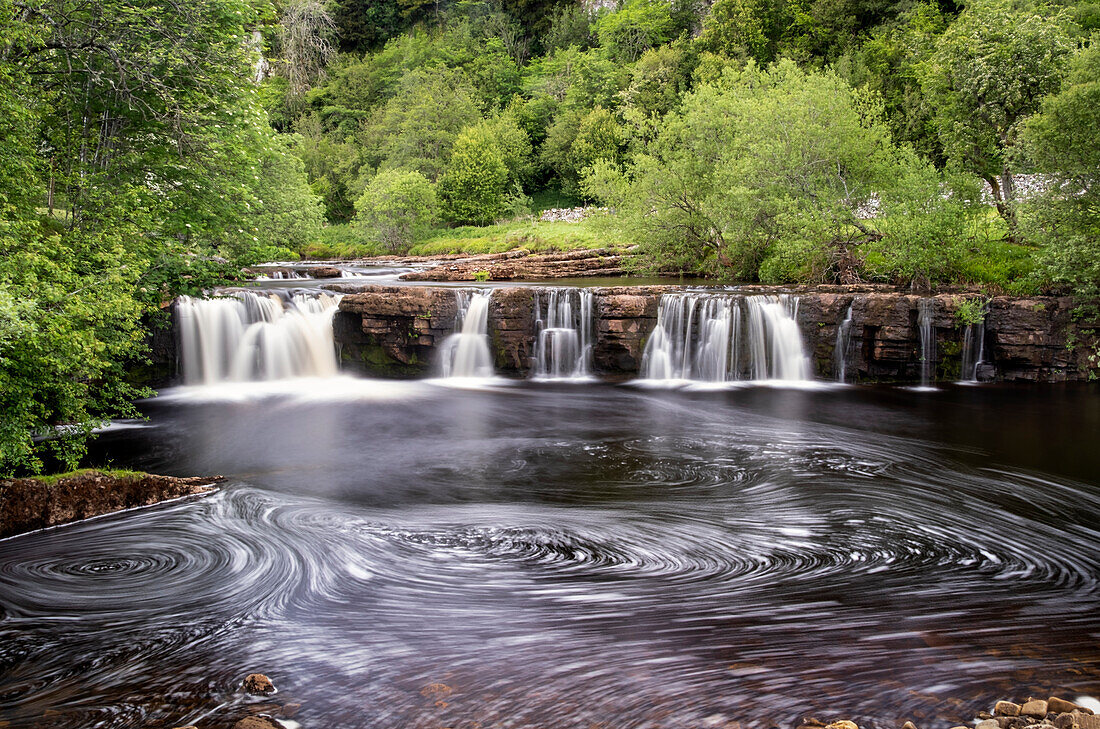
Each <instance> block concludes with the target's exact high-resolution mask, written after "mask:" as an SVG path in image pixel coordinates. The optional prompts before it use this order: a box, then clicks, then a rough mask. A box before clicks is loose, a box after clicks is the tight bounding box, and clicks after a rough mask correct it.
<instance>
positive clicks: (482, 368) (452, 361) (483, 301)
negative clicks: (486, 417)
mask: <svg viewBox="0 0 1100 729" xmlns="http://www.w3.org/2000/svg"><path fill="white" fill-rule="evenodd" d="M455 295H456V297H457V298H458V314H457V315H456V316H455V333H454V334H452V335H451V336H449V337H447V338H446V339H444V340H443V344H442V346H441V347H440V350H439V373H440V376H442V377H467V378H468V377H479V378H482V377H492V376H493V357H492V354H491V353H490V352H489V336H488V330H489V326H488V325H489V294H487V293H472V294H471V293H468V292H465V291H459V292H456V294H455Z"/></svg>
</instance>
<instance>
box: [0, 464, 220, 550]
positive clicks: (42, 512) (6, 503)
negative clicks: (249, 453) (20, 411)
mask: <svg viewBox="0 0 1100 729" xmlns="http://www.w3.org/2000/svg"><path fill="white" fill-rule="evenodd" d="M221 480H222V477H221V476H213V477H198V478H174V477H172V476H154V475H152V474H145V475H137V476H121V477H120V476H112V475H105V474H102V473H99V472H97V471H89V472H83V473H80V474H76V475H74V476H71V477H68V478H62V479H58V480H57V481H54V482H52V483H51V482H43V481H39V480H38V479H33V478H16V479H5V480H0V537H10V536H12V535H15V534H22V533H24V532H30V531H34V530H35V529H45V528H46V527H50V526H56V525H58V524H67V523H69V522H72V521H78V520H80V519H88V518H91V517H93V516H99V515H100V514H107V513H110V512H112V511H121V510H122V509H132V508H134V507H137V506H149V505H150V504H155V503H158V502H160V501H167V500H168V499H175V498H179V497H181V496H190V495H194V494H205V493H209V492H211V491H212V490H213V486H212V484H214V483H216V482H218V481H221Z"/></svg>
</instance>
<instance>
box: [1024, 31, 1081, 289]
mask: <svg viewBox="0 0 1100 729" xmlns="http://www.w3.org/2000/svg"><path fill="white" fill-rule="evenodd" d="M1023 140H1024V147H1025V149H1026V152H1027V153H1028V156H1029V157H1030V158H1031V160H1032V161H1033V162H1034V164H1035V166H1036V168H1037V169H1038V170H1039V171H1040V172H1042V173H1044V175H1045V177H1046V180H1047V183H1048V184H1047V189H1046V192H1045V193H1044V194H1043V195H1042V196H1040V197H1039V198H1038V199H1036V200H1034V201H1032V202H1030V203H1029V204H1028V205H1026V206H1025V208H1024V213H1025V215H1024V229H1025V231H1026V232H1027V233H1028V234H1029V237H1031V238H1033V239H1035V240H1037V241H1038V242H1040V243H1042V244H1043V245H1044V250H1043V256H1042V258H1043V263H1044V264H1045V266H1046V269H1047V272H1048V274H1049V276H1050V277H1051V278H1052V279H1053V280H1054V281H1057V282H1060V283H1066V284H1069V285H1071V286H1073V288H1074V289H1075V290H1076V291H1077V292H1078V293H1080V294H1082V295H1087V296H1097V295H1100V45H1097V44H1096V43H1093V44H1092V45H1090V46H1089V47H1088V48H1086V49H1084V50H1083V51H1082V52H1080V53H1079V54H1078V55H1077V56H1076V57H1075V58H1074V59H1073V62H1072V65H1071V66H1070V71H1069V75H1068V78H1067V83H1066V86H1065V88H1064V89H1063V90H1062V91H1061V92H1060V93H1058V94H1055V95H1053V96H1050V97H1047V98H1046V99H1045V100H1044V101H1043V105H1042V107H1041V109H1040V112H1039V113H1038V114H1036V115H1035V116H1033V117H1031V118H1030V119H1029V120H1028V121H1027V124H1026V125H1025V128H1024V132H1023Z"/></svg>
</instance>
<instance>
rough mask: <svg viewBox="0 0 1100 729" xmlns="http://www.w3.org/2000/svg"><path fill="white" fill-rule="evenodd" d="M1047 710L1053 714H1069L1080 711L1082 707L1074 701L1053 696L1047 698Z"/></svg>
mask: <svg viewBox="0 0 1100 729" xmlns="http://www.w3.org/2000/svg"><path fill="white" fill-rule="evenodd" d="M1047 710H1048V711H1049V712H1051V713H1053V714H1068V713H1069V712H1071V711H1080V710H1081V707H1080V706H1078V705H1077V704H1075V703H1073V702H1072V701H1066V700H1065V699H1060V698H1058V697H1057V696H1051V697H1050V698H1049V699H1047Z"/></svg>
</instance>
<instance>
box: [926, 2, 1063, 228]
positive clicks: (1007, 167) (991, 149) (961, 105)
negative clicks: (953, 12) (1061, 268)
mask: <svg viewBox="0 0 1100 729" xmlns="http://www.w3.org/2000/svg"><path fill="white" fill-rule="evenodd" d="M1072 50H1073V48H1072V43H1071V40H1070V36H1069V33H1068V30H1067V24H1066V22H1065V20H1064V18H1063V16H1061V15H1055V16H1051V15H1049V14H1045V13H1042V12H1039V11H1038V10H1034V9H1024V10H1021V9H1018V7H1017V6H1016V5H1015V4H1011V3H1010V2H1008V0H976V1H975V2H973V3H971V4H969V5H968V6H967V8H966V10H965V11H963V13H962V14H961V15H960V16H959V18H958V20H956V21H955V22H954V23H953V24H952V25H951V27H950V28H948V29H947V31H946V32H945V33H944V34H943V35H942V36H940V38H939V40H938V41H937V43H936V52H935V55H934V56H933V58H932V60H931V61H930V62H928V63H927V64H926V65H925V67H924V69H923V72H922V77H921V86H922V88H923V89H924V93H925V94H926V95H927V96H928V98H929V102H930V104H931V105H932V108H934V109H935V110H936V113H935V125H936V129H937V131H938V133H939V137H940V140H941V141H942V143H943V147H944V150H945V151H946V153H947V156H948V158H949V159H950V160H952V161H954V162H955V163H957V164H958V165H960V166H961V167H962V168H963V169H967V170H970V171H972V172H974V173H975V174H977V175H979V176H980V177H982V179H984V180H985V181H986V182H988V183H989V186H990V188H991V190H992V192H993V199H994V202H995V203H996V206H997V210H998V212H999V213H1000V214H1001V216H1002V217H1003V218H1004V219H1005V222H1006V223H1007V224H1008V226H1009V235H1010V237H1015V234H1016V186H1015V182H1014V178H1013V161H1012V157H1013V150H1014V148H1015V147H1016V144H1017V138H1018V135H1019V132H1020V128H1021V125H1022V123H1023V122H1024V121H1025V120H1026V119H1027V118H1028V117H1029V116H1030V115H1031V114H1033V113H1035V112H1036V111H1037V110H1038V109H1039V105H1040V103H1041V102H1042V99H1043V97H1044V96H1046V95H1048V94H1050V93H1053V92H1054V91H1056V90H1057V89H1058V86H1059V84H1060V83H1061V78H1062V74H1063V71H1064V69H1065V65H1066V63H1067V62H1068V60H1069V58H1070V55H1071V53H1072Z"/></svg>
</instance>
